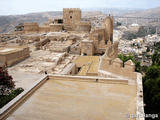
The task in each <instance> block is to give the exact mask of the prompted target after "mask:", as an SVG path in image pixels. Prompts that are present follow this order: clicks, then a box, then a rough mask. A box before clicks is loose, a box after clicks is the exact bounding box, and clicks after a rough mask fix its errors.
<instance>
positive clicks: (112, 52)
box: [98, 42, 137, 80]
mask: <svg viewBox="0 0 160 120" xmlns="http://www.w3.org/2000/svg"><path fill="white" fill-rule="evenodd" d="M117 55H118V42H115V43H114V44H113V45H111V46H109V47H108V48H107V49H106V52H105V54H104V55H103V56H102V57H101V58H100V64H99V70H98V71H99V76H103V77H108V76H110V77H125V78H129V79H133V80H136V79H137V73H136V72H135V64H134V63H133V62H132V61H131V60H129V61H127V62H126V63H125V64H124V67H123V62H122V61H121V60H120V59H119V58H117Z"/></svg>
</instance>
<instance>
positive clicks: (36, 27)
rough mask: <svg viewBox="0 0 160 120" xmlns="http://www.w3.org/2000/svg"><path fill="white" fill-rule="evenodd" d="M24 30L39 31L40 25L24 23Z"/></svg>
mask: <svg viewBox="0 0 160 120" xmlns="http://www.w3.org/2000/svg"><path fill="white" fill-rule="evenodd" d="M24 31H25V33H38V32H39V25H38V23H36V22H35V23H24Z"/></svg>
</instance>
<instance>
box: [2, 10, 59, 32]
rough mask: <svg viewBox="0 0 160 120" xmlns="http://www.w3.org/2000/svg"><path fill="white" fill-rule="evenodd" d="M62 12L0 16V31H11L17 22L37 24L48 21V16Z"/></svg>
mask: <svg viewBox="0 0 160 120" xmlns="http://www.w3.org/2000/svg"><path fill="white" fill-rule="evenodd" d="M61 15H62V12H43V13H30V14H25V15H9V16H0V33H4V32H11V31H13V30H14V27H15V26H16V25H18V24H19V23H24V22H38V23H39V24H41V23H43V22H46V21H48V18H56V17H58V16H61Z"/></svg>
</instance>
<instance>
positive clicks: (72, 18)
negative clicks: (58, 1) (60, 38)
mask: <svg viewBox="0 0 160 120" xmlns="http://www.w3.org/2000/svg"><path fill="white" fill-rule="evenodd" d="M80 21H81V10H80V9H79V8H64V9H63V23H64V28H65V29H67V30H74V29H75V27H76V24H79V23H80Z"/></svg>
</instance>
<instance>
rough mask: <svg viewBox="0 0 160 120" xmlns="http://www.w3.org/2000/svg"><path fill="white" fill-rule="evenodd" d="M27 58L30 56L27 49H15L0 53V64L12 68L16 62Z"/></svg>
mask: <svg viewBox="0 0 160 120" xmlns="http://www.w3.org/2000/svg"><path fill="white" fill-rule="evenodd" d="M13 48H14V47H13ZM4 49H7V48H4ZM29 56H30V51H29V47H20V48H16V47H15V48H14V50H12V51H9V52H0V62H1V63H3V64H5V65H7V66H12V65H14V64H15V63H17V62H20V61H21V60H24V59H25V58H28V57H29Z"/></svg>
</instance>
